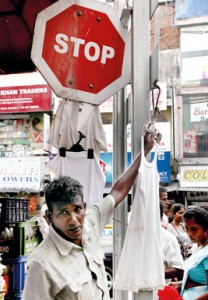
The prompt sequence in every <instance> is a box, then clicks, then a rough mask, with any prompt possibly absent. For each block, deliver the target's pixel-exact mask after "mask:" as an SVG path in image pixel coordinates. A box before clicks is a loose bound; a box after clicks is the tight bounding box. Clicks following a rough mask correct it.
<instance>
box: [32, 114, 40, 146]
mask: <svg viewBox="0 0 208 300" xmlns="http://www.w3.org/2000/svg"><path fill="white" fill-rule="evenodd" d="M31 124H32V128H31V139H32V141H33V142H34V143H42V142H43V125H42V122H41V119H40V118H38V117H35V118H33V119H32V122H31Z"/></svg>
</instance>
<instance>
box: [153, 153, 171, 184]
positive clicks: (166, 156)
mask: <svg viewBox="0 0 208 300" xmlns="http://www.w3.org/2000/svg"><path fill="white" fill-rule="evenodd" d="M153 157H154V152H151V159H152V158H153ZM157 169H158V173H159V175H160V182H162V183H170V181H171V170H170V151H158V154H157Z"/></svg>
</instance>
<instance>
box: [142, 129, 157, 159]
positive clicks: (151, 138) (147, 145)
mask: <svg viewBox="0 0 208 300" xmlns="http://www.w3.org/2000/svg"><path fill="white" fill-rule="evenodd" d="M155 142H156V135H154V134H152V133H149V132H146V133H145V136H144V152H145V155H146V154H148V153H149V152H150V151H151V150H152V148H153V147H154V145H155Z"/></svg>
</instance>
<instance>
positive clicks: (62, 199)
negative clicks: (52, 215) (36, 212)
mask: <svg viewBox="0 0 208 300" xmlns="http://www.w3.org/2000/svg"><path fill="white" fill-rule="evenodd" d="M77 195H79V196H81V198H82V200H83V186H82V185H81V184H80V182H79V181H78V180H75V179H73V178H71V177H69V176H62V177H60V178H59V179H55V180H53V181H52V182H50V183H49V184H48V185H47V186H46V188H45V199H46V204H47V206H48V209H49V211H51V212H52V211H53V205H54V204H55V205H60V204H61V205H65V204H72V203H73V202H74V201H76V199H75V197H76V196H77Z"/></svg>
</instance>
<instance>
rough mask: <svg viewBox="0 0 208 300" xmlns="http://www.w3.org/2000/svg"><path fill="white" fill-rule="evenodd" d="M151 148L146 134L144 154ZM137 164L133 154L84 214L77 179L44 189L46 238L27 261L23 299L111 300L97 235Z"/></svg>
mask: <svg viewBox="0 0 208 300" xmlns="http://www.w3.org/2000/svg"><path fill="white" fill-rule="evenodd" d="M154 144H155V138H154V137H152V136H151V134H148V133H146V135H145V137H144V145H145V146H144V148H145V155H147V153H149V152H150V150H151V149H152V148H153V146H154ZM140 160H141V155H140V154H138V155H137V157H136V158H135V160H134V161H133V163H132V164H131V166H130V167H129V168H128V169H127V170H126V171H125V172H124V173H123V174H122V175H121V177H120V178H119V179H118V180H117V181H116V182H115V184H114V185H113V187H112V189H111V191H110V193H109V195H108V196H106V197H105V198H104V199H103V200H101V202H99V203H97V204H96V205H95V206H93V207H92V208H90V209H89V210H87V211H86V203H85V202H84V199H83V187H82V185H81V184H80V183H79V182H78V181H77V180H75V179H73V178H71V177H67V176H65V177H61V178H59V179H55V180H53V181H52V182H51V183H49V184H48V185H47V187H46V189H45V199H46V204H47V207H48V210H47V211H46V216H47V220H49V221H50V228H49V233H48V236H47V237H46V238H45V239H44V240H43V241H42V243H41V244H40V245H39V246H38V247H37V248H36V249H35V250H34V251H33V252H32V254H31V255H30V257H29V259H28V261H27V276H26V280H25V285H24V289H23V297H22V300H39V299H41V300H54V299H56V300H68V299H70V300H109V299H110V298H109V291H108V286H107V279H106V273H105V267H104V263H103V256H102V250H101V246H100V236H101V234H102V232H103V230H104V226H105V225H106V224H107V223H108V222H109V220H110V219H111V217H112V213H113V210H114V208H115V207H116V206H117V205H119V203H120V202H121V201H123V200H124V198H125V197H126V196H127V194H128V192H129V191H130V189H131V187H132V185H133V184H134V182H135V180H136V178H137V174H138V168H139V166H140ZM80 171H81V170H80Z"/></svg>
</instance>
